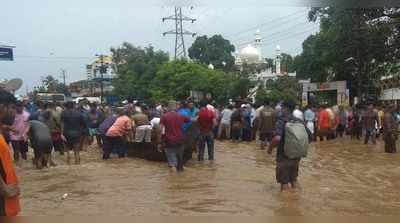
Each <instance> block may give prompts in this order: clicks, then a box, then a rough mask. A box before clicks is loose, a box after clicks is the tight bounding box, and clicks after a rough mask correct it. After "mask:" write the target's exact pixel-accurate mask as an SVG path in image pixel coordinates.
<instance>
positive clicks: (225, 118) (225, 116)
mask: <svg viewBox="0 0 400 223" xmlns="http://www.w3.org/2000/svg"><path fill="white" fill-rule="evenodd" d="M232 113H233V111H232V110H231V109H228V108H225V109H224V110H223V111H222V113H221V116H222V118H221V123H224V124H230V123H231V117H232Z"/></svg>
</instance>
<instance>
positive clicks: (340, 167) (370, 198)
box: [18, 140, 400, 216]
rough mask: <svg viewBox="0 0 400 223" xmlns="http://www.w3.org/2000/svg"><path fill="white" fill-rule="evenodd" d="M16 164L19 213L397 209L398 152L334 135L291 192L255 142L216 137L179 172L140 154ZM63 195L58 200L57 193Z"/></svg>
mask: <svg viewBox="0 0 400 223" xmlns="http://www.w3.org/2000/svg"><path fill="white" fill-rule="evenodd" d="M99 157H100V155H99V152H98V151H97V150H96V149H92V150H91V151H90V152H87V153H85V154H84V155H83V157H82V163H83V164H82V165H80V166H75V165H71V166H68V165H65V164H63V162H62V160H60V157H59V156H58V155H57V160H58V162H59V166H57V167H55V168H50V169H46V170H34V169H32V166H30V164H28V163H25V164H24V165H23V166H22V168H18V172H19V175H20V176H21V181H22V182H21V187H22V198H21V199H22V208H23V211H22V213H21V214H22V215H258V216H260V215H386V214H393V215H394V214H396V215H397V214H399V213H400V194H399V192H400V154H395V155H392V154H385V153H383V149H382V145H378V146H364V145H362V144H361V143H360V142H358V141H356V142H351V141H350V140H337V141H332V142H322V143H316V144H315V145H313V148H312V149H311V151H310V155H309V157H308V158H307V159H304V160H302V162H301V168H300V178H299V181H300V183H301V185H302V189H301V190H300V191H297V192H295V193H284V194H281V193H280V192H279V185H278V184H276V182H275V173H274V171H275V161H274V160H275V159H274V156H269V155H267V154H266V152H265V151H261V150H259V149H258V145H257V144H256V143H249V144H248V143H240V144H233V143H230V142H223V143H221V142H218V143H217V144H216V161H215V162H214V163H210V162H208V161H206V162H204V163H202V164H200V163H197V162H196V161H191V162H190V163H189V164H188V167H187V168H186V170H185V172H184V173H180V174H177V173H170V172H169V171H168V170H167V167H166V164H165V163H156V162H150V161H145V160H140V159H130V158H128V159H124V160H119V159H113V160H110V161H107V162H104V161H102V160H100V158H99ZM65 193H68V197H67V198H66V199H65V200H63V199H61V198H62V196H63V194H65Z"/></svg>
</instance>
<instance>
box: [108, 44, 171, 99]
mask: <svg viewBox="0 0 400 223" xmlns="http://www.w3.org/2000/svg"><path fill="white" fill-rule="evenodd" d="M111 52H112V57H113V62H114V63H115V64H116V65H115V67H114V69H115V73H116V74H117V78H115V80H114V82H113V85H114V89H115V92H114V93H115V94H117V95H120V96H122V97H135V98H137V99H148V98H150V96H151V94H152V93H151V89H150V85H151V82H152V81H153V80H154V78H155V77H156V74H157V72H158V70H159V69H160V67H161V66H162V65H163V64H164V63H166V62H168V60H169V57H168V54H167V53H165V52H163V51H155V50H154V48H153V47H152V46H149V47H145V48H140V47H135V46H133V45H132V44H130V43H123V44H122V46H120V47H119V48H111Z"/></svg>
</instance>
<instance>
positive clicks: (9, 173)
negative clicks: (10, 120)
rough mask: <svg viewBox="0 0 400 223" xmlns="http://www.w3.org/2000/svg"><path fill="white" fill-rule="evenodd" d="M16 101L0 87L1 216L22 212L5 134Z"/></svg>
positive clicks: (16, 179) (16, 180) (15, 176)
mask: <svg viewBox="0 0 400 223" xmlns="http://www.w3.org/2000/svg"><path fill="white" fill-rule="evenodd" d="M14 103H15V98H14V96H13V95H12V94H10V93H8V92H6V91H4V90H2V89H0V216H8V217H12V216H16V215H18V213H19V212H20V210H21V208H20V205H19V192H20V189H19V186H18V178H17V174H16V172H15V169H14V165H13V161H12V158H11V154H10V149H9V147H8V145H7V143H6V142H5V139H4V136H3V129H2V126H3V124H2V122H3V118H4V117H5V116H6V115H7V113H8V112H9V110H10V105H12V104H14Z"/></svg>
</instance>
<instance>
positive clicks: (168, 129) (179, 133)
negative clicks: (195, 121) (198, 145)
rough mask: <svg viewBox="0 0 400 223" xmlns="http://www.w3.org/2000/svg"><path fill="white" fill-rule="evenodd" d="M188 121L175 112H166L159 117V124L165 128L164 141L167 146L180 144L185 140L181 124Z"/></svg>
mask: <svg viewBox="0 0 400 223" xmlns="http://www.w3.org/2000/svg"><path fill="white" fill-rule="evenodd" d="M189 121H190V119H189V118H188V117H186V116H183V115H181V114H179V113H177V112H176V111H172V112H168V113H166V114H165V115H163V116H162V117H161V120H160V124H161V125H163V126H164V127H165V134H164V139H165V140H166V142H167V144H168V145H177V144H181V143H183V142H184V140H185V136H184V134H183V128H182V126H183V124H184V123H185V122H189Z"/></svg>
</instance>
